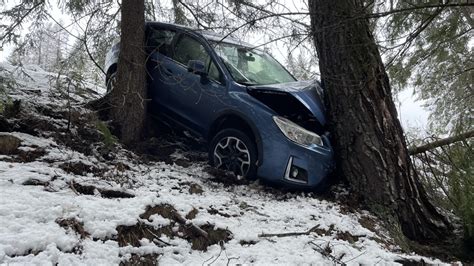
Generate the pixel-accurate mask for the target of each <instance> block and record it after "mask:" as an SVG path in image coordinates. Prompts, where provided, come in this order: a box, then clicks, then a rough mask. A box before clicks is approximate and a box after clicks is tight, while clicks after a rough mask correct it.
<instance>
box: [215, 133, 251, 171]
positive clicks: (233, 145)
mask: <svg viewBox="0 0 474 266" xmlns="http://www.w3.org/2000/svg"><path fill="white" fill-rule="evenodd" d="M209 162H210V164H211V165H212V166H214V167H217V168H219V169H223V170H227V171H231V172H234V174H236V175H240V176H243V177H245V178H247V179H255V178H256V175H257V148H256V144H255V142H254V141H253V140H252V139H251V138H249V136H248V135H247V134H245V133H244V132H242V131H240V130H238V129H234V128H227V129H224V130H222V131H220V132H219V133H217V134H216V136H214V138H213V139H212V141H211V145H210V149H209Z"/></svg>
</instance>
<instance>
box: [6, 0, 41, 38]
mask: <svg viewBox="0 0 474 266" xmlns="http://www.w3.org/2000/svg"><path fill="white" fill-rule="evenodd" d="M44 3H45V1H39V2H38V3H36V4H35V5H34V6H32V7H31V8H30V9H28V10H27V11H26V13H25V14H24V15H23V16H21V17H20V18H19V19H17V20H16V21H15V23H13V25H11V26H10V27H8V29H7V31H6V32H5V34H4V35H3V36H1V37H0V41H1V42H3V40H4V39H5V38H6V37H7V36H10V35H11V34H12V32H13V31H14V30H15V28H16V27H18V26H20V25H21V23H23V20H24V19H25V18H26V17H28V16H29V15H30V13H31V12H33V11H34V10H35V9H36V8H38V7H39V6H41V5H44Z"/></svg>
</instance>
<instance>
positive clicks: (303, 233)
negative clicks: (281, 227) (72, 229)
mask: <svg viewBox="0 0 474 266" xmlns="http://www.w3.org/2000/svg"><path fill="white" fill-rule="evenodd" d="M318 228H319V224H317V225H316V226H314V227H312V228H311V229H309V230H308V231H306V232H290V233H280V234H260V235H258V237H274V236H276V237H287V236H301V235H309V234H311V233H314V232H316V230H317V229H318Z"/></svg>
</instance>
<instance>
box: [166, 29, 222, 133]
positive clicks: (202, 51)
mask: <svg viewBox="0 0 474 266" xmlns="http://www.w3.org/2000/svg"><path fill="white" fill-rule="evenodd" d="M173 59H174V60H175V62H176V64H175V65H174V66H170V69H169V70H170V72H171V74H172V76H174V77H175V80H176V81H177V86H176V87H175V88H174V90H173V91H170V95H169V97H170V103H172V104H174V105H175V107H176V109H175V110H176V112H177V113H178V115H179V116H180V117H181V118H182V119H183V122H184V123H185V124H186V126H188V127H189V128H191V129H193V130H194V131H197V132H198V133H200V134H203V133H204V132H206V131H207V129H208V127H209V126H210V123H211V121H212V119H213V117H214V116H215V112H216V110H217V109H219V108H220V107H221V106H222V104H223V103H222V99H223V98H224V97H225V95H226V88H225V86H224V84H225V82H224V79H223V76H222V72H221V71H220V70H219V69H218V68H217V65H216V63H215V61H214V59H213V58H212V56H211V54H210V50H209V47H207V48H206V45H205V43H204V41H203V40H199V39H198V38H195V37H193V36H191V35H188V34H186V33H183V34H182V35H180V36H179V38H178V40H177V42H176V44H175V45H174V52H173ZM190 60H199V61H202V62H203V63H204V65H205V69H206V72H207V75H199V74H195V73H192V72H190V71H188V62H189V61H190Z"/></svg>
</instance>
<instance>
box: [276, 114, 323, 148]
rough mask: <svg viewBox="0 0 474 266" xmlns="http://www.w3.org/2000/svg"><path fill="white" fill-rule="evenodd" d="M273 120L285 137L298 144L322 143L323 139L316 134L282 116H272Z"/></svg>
mask: <svg viewBox="0 0 474 266" xmlns="http://www.w3.org/2000/svg"><path fill="white" fill-rule="evenodd" d="M273 121H275V123H276V124H277V126H278V128H280V130H281V132H283V134H285V136H286V137H287V138H289V139H290V140H292V141H294V142H296V143H298V144H301V145H304V146H311V145H312V144H316V145H320V146H322V145H323V141H322V139H321V137H320V136H319V135H318V134H316V133H314V132H311V131H309V130H306V129H304V128H302V127H300V126H298V125H297V124H295V123H293V122H291V121H290V120H288V119H286V118H284V117H281V116H274V117H273Z"/></svg>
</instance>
